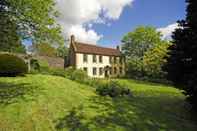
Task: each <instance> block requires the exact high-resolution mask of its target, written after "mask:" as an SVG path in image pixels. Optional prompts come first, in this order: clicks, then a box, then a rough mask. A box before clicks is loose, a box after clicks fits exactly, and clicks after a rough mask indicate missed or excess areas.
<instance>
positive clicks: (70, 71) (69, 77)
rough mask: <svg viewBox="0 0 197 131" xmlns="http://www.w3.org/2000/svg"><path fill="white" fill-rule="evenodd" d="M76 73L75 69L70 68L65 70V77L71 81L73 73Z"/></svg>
mask: <svg viewBox="0 0 197 131" xmlns="http://www.w3.org/2000/svg"><path fill="white" fill-rule="evenodd" d="M74 71H75V69H74V68H73V67H68V68H66V69H65V77H66V78H68V79H71V76H72V73H73V72H74Z"/></svg>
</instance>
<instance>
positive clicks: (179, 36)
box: [164, 0, 197, 107]
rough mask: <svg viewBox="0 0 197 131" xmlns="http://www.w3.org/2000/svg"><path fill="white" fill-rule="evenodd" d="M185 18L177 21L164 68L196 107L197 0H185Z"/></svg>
mask: <svg viewBox="0 0 197 131" xmlns="http://www.w3.org/2000/svg"><path fill="white" fill-rule="evenodd" d="M187 3H188V7H187V17H186V20H182V21H179V27H180V28H179V29H177V30H176V31H175V32H174V34H173V36H172V37H173V45H172V46H170V47H169V56H170V57H169V58H167V64H166V65H165V66H164V70H165V71H167V72H168V75H167V78H168V79H169V80H171V81H173V82H174V84H175V85H176V86H177V87H178V88H181V89H183V90H185V94H186V96H188V100H189V101H190V102H191V103H192V104H193V105H194V107H197V101H196V99H197V86H196V85H197V79H196V78H197V53H196V50H197V44H196V41H197V25H196V23H197V1H194V0H187Z"/></svg>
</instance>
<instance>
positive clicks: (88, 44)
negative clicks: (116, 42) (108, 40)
mask: <svg viewBox="0 0 197 131" xmlns="http://www.w3.org/2000/svg"><path fill="white" fill-rule="evenodd" d="M75 43H79V44H84V45H87V46H94V47H98V48H106V49H112V50H117V49H115V48H110V47H104V46H98V45H93V44H90V43H83V42H79V41H76V42H75Z"/></svg>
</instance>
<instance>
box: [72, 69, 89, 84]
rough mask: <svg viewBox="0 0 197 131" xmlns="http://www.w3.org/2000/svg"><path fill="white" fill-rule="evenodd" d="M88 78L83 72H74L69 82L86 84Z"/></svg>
mask: <svg viewBox="0 0 197 131" xmlns="http://www.w3.org/2000/svg"><path fill="white" fill-rule="evenodd" d="M87 78H88V75H87V73H86V72H85V71H83V70H74V72H73V73H71V78H70V79H71V80H75V81H77V82H81V83H86V81H85V80H86V79H87Z"/></svg>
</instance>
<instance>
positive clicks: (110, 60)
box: [109, 56, 112, 64]
mask: <svg viewBox="0 0 197 131" xmlns="http://www.w3.org/2000/svg"><path fill="white" fill-rule="evenodd" d="M109 63H110V64H111V63H112V57H111V56H110V57H109Z"/></svg>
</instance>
